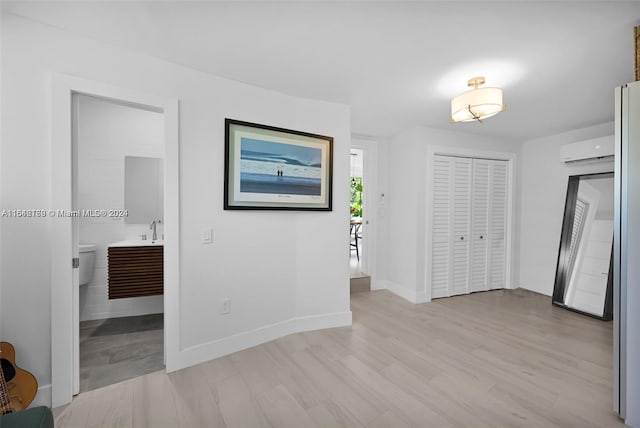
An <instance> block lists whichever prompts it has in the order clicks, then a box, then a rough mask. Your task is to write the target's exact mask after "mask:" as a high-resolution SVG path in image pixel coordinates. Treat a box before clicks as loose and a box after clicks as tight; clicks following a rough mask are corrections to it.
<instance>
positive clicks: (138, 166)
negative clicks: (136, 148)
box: [124, 156, 164, 224]
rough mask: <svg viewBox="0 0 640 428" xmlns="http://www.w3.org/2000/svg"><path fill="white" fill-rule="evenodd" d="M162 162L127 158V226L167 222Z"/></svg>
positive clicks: (125, 164) (125, 172) (146, 158)
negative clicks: (165, 217) (164, 208)
mask: <svg viewBox="0 0 640 428" xmlns="http://www.w3.org/2000/svg"><path fill="white" fill-rule="evenodd" d="M163 183H164V173H163V159H158V158H148V157H137V156H125V157H124V207H125V209H126V210H127V216H126V217H125V220H124V221H125V223H129V224H150V223H151V222H152V221H158V220H159V221H164V218H163V205H164V185H163Z"/></svg>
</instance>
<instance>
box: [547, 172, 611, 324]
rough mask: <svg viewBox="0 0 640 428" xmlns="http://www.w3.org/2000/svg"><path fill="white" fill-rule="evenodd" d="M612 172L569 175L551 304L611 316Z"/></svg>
mask: <svg viewBox="0 0 640 428" xmlns="http://www.w3.org/2000/svg"><path fill="white" fill-rule="evenodd" d="M613 200H614V182H613V173H602V174H587V175H574V176H571V177H569V185H568V187H567V198H566V202H565V209H564V220H563V222H562V234H561V238H560V251H559V254H558V266H557V269H556V280H555V285H554V289H553V303H554V304H556V305H559V306H562V307H565V308H567V309H570V310H573V311H576V312H581V313H584V314H587V315H590V316H592V317H596V318H599V319H603V320H611V319H612V318H613V296H612V289H613V269H612V265H611V263H612V254H613V216H614V213H613V209H614V202H613Z"/></svg>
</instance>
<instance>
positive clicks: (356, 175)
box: [349, 148, 367, 278]
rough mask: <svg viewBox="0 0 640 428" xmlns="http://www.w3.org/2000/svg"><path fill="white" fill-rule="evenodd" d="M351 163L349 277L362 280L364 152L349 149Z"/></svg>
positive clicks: (364, 251) (363, 273)
mask: <svg viewBox="0 0 640 428" xmlns="http://www.w3.org/2000/svg"><path fill="white" fill-rule="evenodd" d="M350 156H351V162H350V174H349V180H350V181H349V187H350V201H349V212H350V215H351V217H350V222H349V223H350V224H349V239H350V242H349V245H350V253H349V275H350V277H351V278H362V277H364V276H367V275H366V273H365V272H364V271H363V268H362V265H363V263H362V261H363V259H364V258H365V257H366V255H367V254H366V253H367V252H366V250H364V248H363V245H362V241H363V239H364V229H365V228H363V227H362V225H363V213H364V212H365V209H366V208H365V206H364V198H363V192H364V184H365V180H364V150H362V149H356V148H352V149H351V153H350Z"/></svg>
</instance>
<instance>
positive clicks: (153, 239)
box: [149, 220, 158, 241]
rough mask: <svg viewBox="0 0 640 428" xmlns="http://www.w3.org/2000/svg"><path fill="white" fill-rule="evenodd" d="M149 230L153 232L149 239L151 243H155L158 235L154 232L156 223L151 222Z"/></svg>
mask: <svg viewBox="0 0 640 428" xmlns="http://www.w3.org/2000/svg"><path fill="white" fill-rule="evenodd" d="M149 229H150V230H153V236H152V237H151V240H152V241H155V240H157V239H158V233H157V232H156V221H155V220H154V221H152V222H151V225H150V226H149Z"/></svg>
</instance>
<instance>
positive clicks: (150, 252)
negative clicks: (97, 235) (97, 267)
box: [107, 246, 164, 299]
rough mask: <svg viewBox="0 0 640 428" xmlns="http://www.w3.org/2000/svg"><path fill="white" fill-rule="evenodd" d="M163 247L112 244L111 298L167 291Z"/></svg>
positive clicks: (109, 266) (108, 252)
mask: <svg viewBox="0 0 640 428" xmlns="http://www.w3.org/2000/svg"><path fill="white" fill-rule="evenodd" d="M163 250H164V249H163V247H162V246H153V247H151V246H147V247H109V249H108V251H107V258H108V271H109V299H122V298H126V297H141V296H156V295H161V294H163V291H164V269H163V252H164V251H163Z"/></svg>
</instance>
